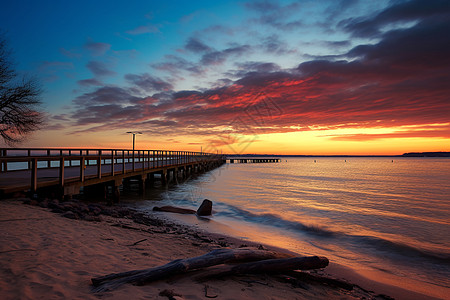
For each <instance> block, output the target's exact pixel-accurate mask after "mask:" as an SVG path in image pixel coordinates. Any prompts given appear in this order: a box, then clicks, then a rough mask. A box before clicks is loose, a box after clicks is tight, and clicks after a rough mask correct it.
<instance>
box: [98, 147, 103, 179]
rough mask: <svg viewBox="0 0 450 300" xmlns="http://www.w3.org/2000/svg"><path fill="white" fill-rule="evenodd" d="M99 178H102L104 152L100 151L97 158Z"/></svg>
mask: <svg viewBox="0 0 450 300" xmlns="http://www.w3.org/2000/svg"><path fill="white" fill-rule="evenodd" d="M97 178H102V150H99V151H98V158H97Z"/></svg>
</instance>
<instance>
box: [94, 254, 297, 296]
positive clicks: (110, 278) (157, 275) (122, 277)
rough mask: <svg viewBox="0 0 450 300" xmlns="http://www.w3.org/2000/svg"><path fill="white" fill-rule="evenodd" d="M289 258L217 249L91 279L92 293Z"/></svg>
mask: <svg viewBox="0 0 450 300" xmlns="http://www.w3.org/2000/svg"><path fill="white" fill-rule="evenodd" d="M290 256H291V255H289V254H285V253H278V252H273V251H266V250H256V249H249V248H240V249H218V250H213V251H211V252H209V253H207V254H204V255H201V256H197V257H192V258H187V259H178V260H174V261H172V262H169V263H167V264H165V265H163V266H159V267H154V268H150V269H144V270H135V271H128V272H123V273H114V274H109V275H106V276H101V277H96V278H92V279H91V280H92V284H93V285H94V286H96V288H95V289H94V291H95V292H102V291H108V290H112V289H115V288H117V287H119V286H121V285H122V284H125V283H135V284H144V283H146V282H151V281H155V280H160V279H164V278H167V277H170V276H173V275H176V274H181V273H186V272H188V271H191V270H197V269H202V268H206V267H210V266H215V265H219V264H223V263H231V262H239V261H246V262H248V261H258V260H266V259H275V258H286V257H290Z"/></svg>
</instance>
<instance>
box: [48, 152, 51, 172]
mask: <svg viewBox="0 0 450 300" xmlns="http://www.w3.org/2000/svg"><path fill="white" fill-rule="evenodd" d="M47 158H48V159H47V168H50V166H51V164H50V150H47Z"/></svg>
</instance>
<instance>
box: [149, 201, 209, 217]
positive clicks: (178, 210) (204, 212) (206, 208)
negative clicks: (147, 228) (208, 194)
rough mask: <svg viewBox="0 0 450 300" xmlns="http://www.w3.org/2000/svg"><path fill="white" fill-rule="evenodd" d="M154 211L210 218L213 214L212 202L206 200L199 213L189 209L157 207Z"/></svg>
mask: <svg viewBox="0 0 450 300" xmlns="http://www.w3.org/2000/svg"><path fill="white" fill-rule="evenodd" d="M153 211H163V212H170V213H177V214H191V215H194V214H197V216H210V215H211V213H212V201H211V200H208V199H205V200H203V202H202V204H200V206H199V208H198V209H197V211H195V210H193V209H189V208H182V207H177V206H171V205H166V206H161V207H158V206H155V207H153Z"/></svg>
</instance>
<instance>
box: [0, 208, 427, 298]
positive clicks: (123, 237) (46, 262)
mask: <svg viewBox="0 0 450 300" xmlns="http://www.w3.org/2000/svg"><path fill="white" fill-rule="evenodd" d="M34 204H36V203H34ZM69 206H70V205H69ZM82 208H83V209H85V210H86V207H85V206H83V207H82ZM91 208H92V207H91ZM94 208H95V207H94ZM53 210H54V211H58V209H55V208H53ZM74 210H75V209H74ZM108 214H110V216H108V215H104V214H99V216H95V217H94V216H89V218H88V217H86V218H85V219H87V220H89V221H87V220H82V219H76V218H77V217H79V216H77V215H76V213H75V214H72V215H70V214H67V211H66V212H63V211H60V213H53V212H51V211H50V209H49V208H43V207H39V206H33V205H24V204H22V200H0V298H1V299H126V298H130V299H208V298H213V297H215V298H216V299H389V297H386V296H382V295H379V294H377V293H380V292H379V291H380V290H383V292H384V293H385V291H388V292H392V293H385V294H387V295H390V296H395V297H396V298H398V299H401V298H403V299H431V298H428V297H426V296H423V295H420V294H415V293H412V292H408V291H405V290H398V289H396V288H395V287H390V286H388V285H384V286H383V288H381V289H380V286H379V284H378V286H377V284H376V283H373V282H372V283H370V282H369V283H366V285H365V286H366V287H365V289H363V288H360V287H359V286H355V287H354V288H353V290H351V291H348V290H345V289H342V288H338V287H332V286H328V285H324V284H320V283H314V282H303V283H301V284H292V282H285V281H284V280H283V279H282V278H281V277H278V276H273V275H270V276H269V275H246V276H231V277H229V278H225V279H216V280H208V281H206V282H198V281H196V280H194V278H192V276H189V275H183V276H176V277H173V278H169V279H166V280H159V281H156V282H152V283H149V284H146V285H144V286H134V285H131V284H125V285H123V286H121V287H119V288H118V289H116V290H113V291H108V292H103V293H94V292H93V291H92V288H93V286H92V284H91V281H90V280H91V278H92V277H96V276H101V275H106V274H110V273H117V272H124V271H129V270H136V269H145V268H150V267H155V266H159V265H163V264H165V263H167V262H169V261H172V260H174V259H179V258H188V257H194V256H199V255H202V254H205V253H207V252H209V251H211V250H213V249H217V248H223V247H229V248H238V247H240V246H242V245H243V244H245V245H246V246H255V247H256V246H257V244H254V243H249V242H248V241H241V240H238V239H234V238H230V237H225V236H220V235H217V234H210V233H207V232H202V231H198V230H197V229H195V228H192V227H188V226H183V225H179V224H174V223H170V222H168V221H164V220H159V219H155V220H154V221H151V222H150V223H149V222H141V221H139V218H137V219H136V218H135V217H133V218H131V217H130V216H129V215H127V213H120V211H119V213H117V211H116V212H115V211H114V210H111V211H109V213H108ZM63 215H65V216H66V217H63ZM71 218H74V219H71ZM143 223H146V224H143ZM268 248H270V247H268ZM272 248H273V247H272ZM278 250H280V249H278ZM280 251H284V250H280ZM329 271H330V272H329ZM327 272H329V273H333V276H334V277H339V278H347V277H348V278H353V277H355V278H357V279H358V278H359V277H358V275H357V274H352V272H351V270H346V269H345V268H343V267H341V266H339V265H337V264H335V263H334V262H331V263H330V266H329V267H327V268H325V269H324V270H320V271H317V272H316V271H314V272H313V273H317V274H322V275H323V274H327ZM352 281H353V280H352ZM363 281H364V280H361V282H363ZM353 283H354V281H353ZM371 284H375V285H371ZM367 287H369V288H371V287H374V289H376V292H370V291H368V290H366V289H367ZM164 291H171V292H173V295H174V296H172V298H170V297H169V296H166V294H167V293H164Z"/></svg>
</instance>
